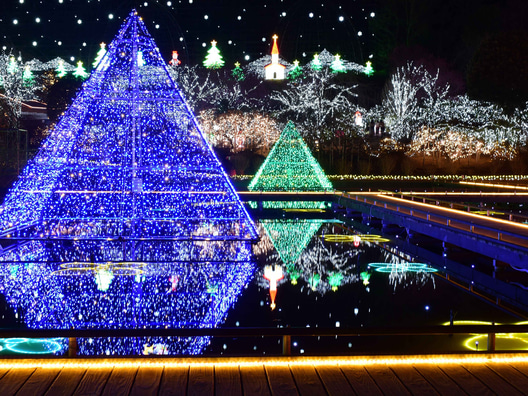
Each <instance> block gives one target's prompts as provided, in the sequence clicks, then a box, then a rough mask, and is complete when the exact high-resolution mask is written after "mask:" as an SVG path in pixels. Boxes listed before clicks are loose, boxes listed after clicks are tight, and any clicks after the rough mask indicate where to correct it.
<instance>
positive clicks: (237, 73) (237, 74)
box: [231, 62, 246, 81]
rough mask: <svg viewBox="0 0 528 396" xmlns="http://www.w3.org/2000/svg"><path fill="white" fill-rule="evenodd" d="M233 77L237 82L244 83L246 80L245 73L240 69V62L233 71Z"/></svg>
mask: <svg viewBox="0 0 528 396" xmlns="http://www.w3.org/2000/svg"><path fill="white" fill-rule="evenodd" d="M231 76H233V78H234V79H235V80H237V81H244V80H245V79H246V76H245V75H244V71H243V70H242V68H241V67H240V62H236V63H235V68H234V69H233V70H232V71H231Z"/></svg>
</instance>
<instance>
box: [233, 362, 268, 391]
mask: <svg viewBox="0 0 528 396" xmlns="http://www.w3.org/2000/svg"><path fill="white" fill-rule="evenodd" d="M240 378H241V379H242V392H243V393H244V395H246V396H251V395H262V396H265V395H271V393H270V389H269V385H268V378H267V377H266V371H265V370H264V366H240Z"/></svg>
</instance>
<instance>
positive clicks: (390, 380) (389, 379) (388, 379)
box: [365, 365, 410, 396]
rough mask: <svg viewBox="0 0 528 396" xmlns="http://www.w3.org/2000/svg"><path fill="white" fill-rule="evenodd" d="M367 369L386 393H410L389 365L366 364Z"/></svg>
mask: <svg viewBox="0 0 528 396" xmlns="http://www.w3.org/2000/svg"><path fill="white" fill-rule="evenodd" d="M365 369H366V370H367V371H368V373H369V374H370V376H371V377H372V379H373V380H374V381H375V382H376V385H378V387H379V388H380V389H381V391H382V392H383V394H384V395H386V396H387V395H409V394H410V393H409V391H408V390H407V388H405V386H404V385H403V384H402V383H401V382H400V380H399V379H398V377H397V376H396V374H394V372H393V371H392V370H391V369H390V368H389V367H388V366H384V365H372V366H366V367H365Z"/></svg>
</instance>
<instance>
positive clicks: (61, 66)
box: [55, 60, 67, 78]
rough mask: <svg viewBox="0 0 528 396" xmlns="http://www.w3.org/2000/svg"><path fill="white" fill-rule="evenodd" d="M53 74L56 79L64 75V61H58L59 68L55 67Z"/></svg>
mask: <svg viewBox="0 0 528 396" xmlns="http://www.w3.org/2000/svg"><path fill="white" fill-rule="evenodd" d="M55 72H56V73H57V77H59V78H62V77H64V76H65V75H66V73H67V72H66V67H64V61H63V60H60V61H59V66H57V70H55Z"/></svg>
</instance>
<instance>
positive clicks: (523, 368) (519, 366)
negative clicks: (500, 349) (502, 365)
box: [510, 362, 528, 376]
mask: <svg viewBox="0 0 528 396" xmlns="http://www.w3.org/2000/svg"><path fill="white" fill-rule="evenodd" d="M510 366H512V367H513V368H514V369H516V370H518V371H519V372H521V373H522V374H524V375H526V376H528V363H520V362H517V363H510Z"/></svg>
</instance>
